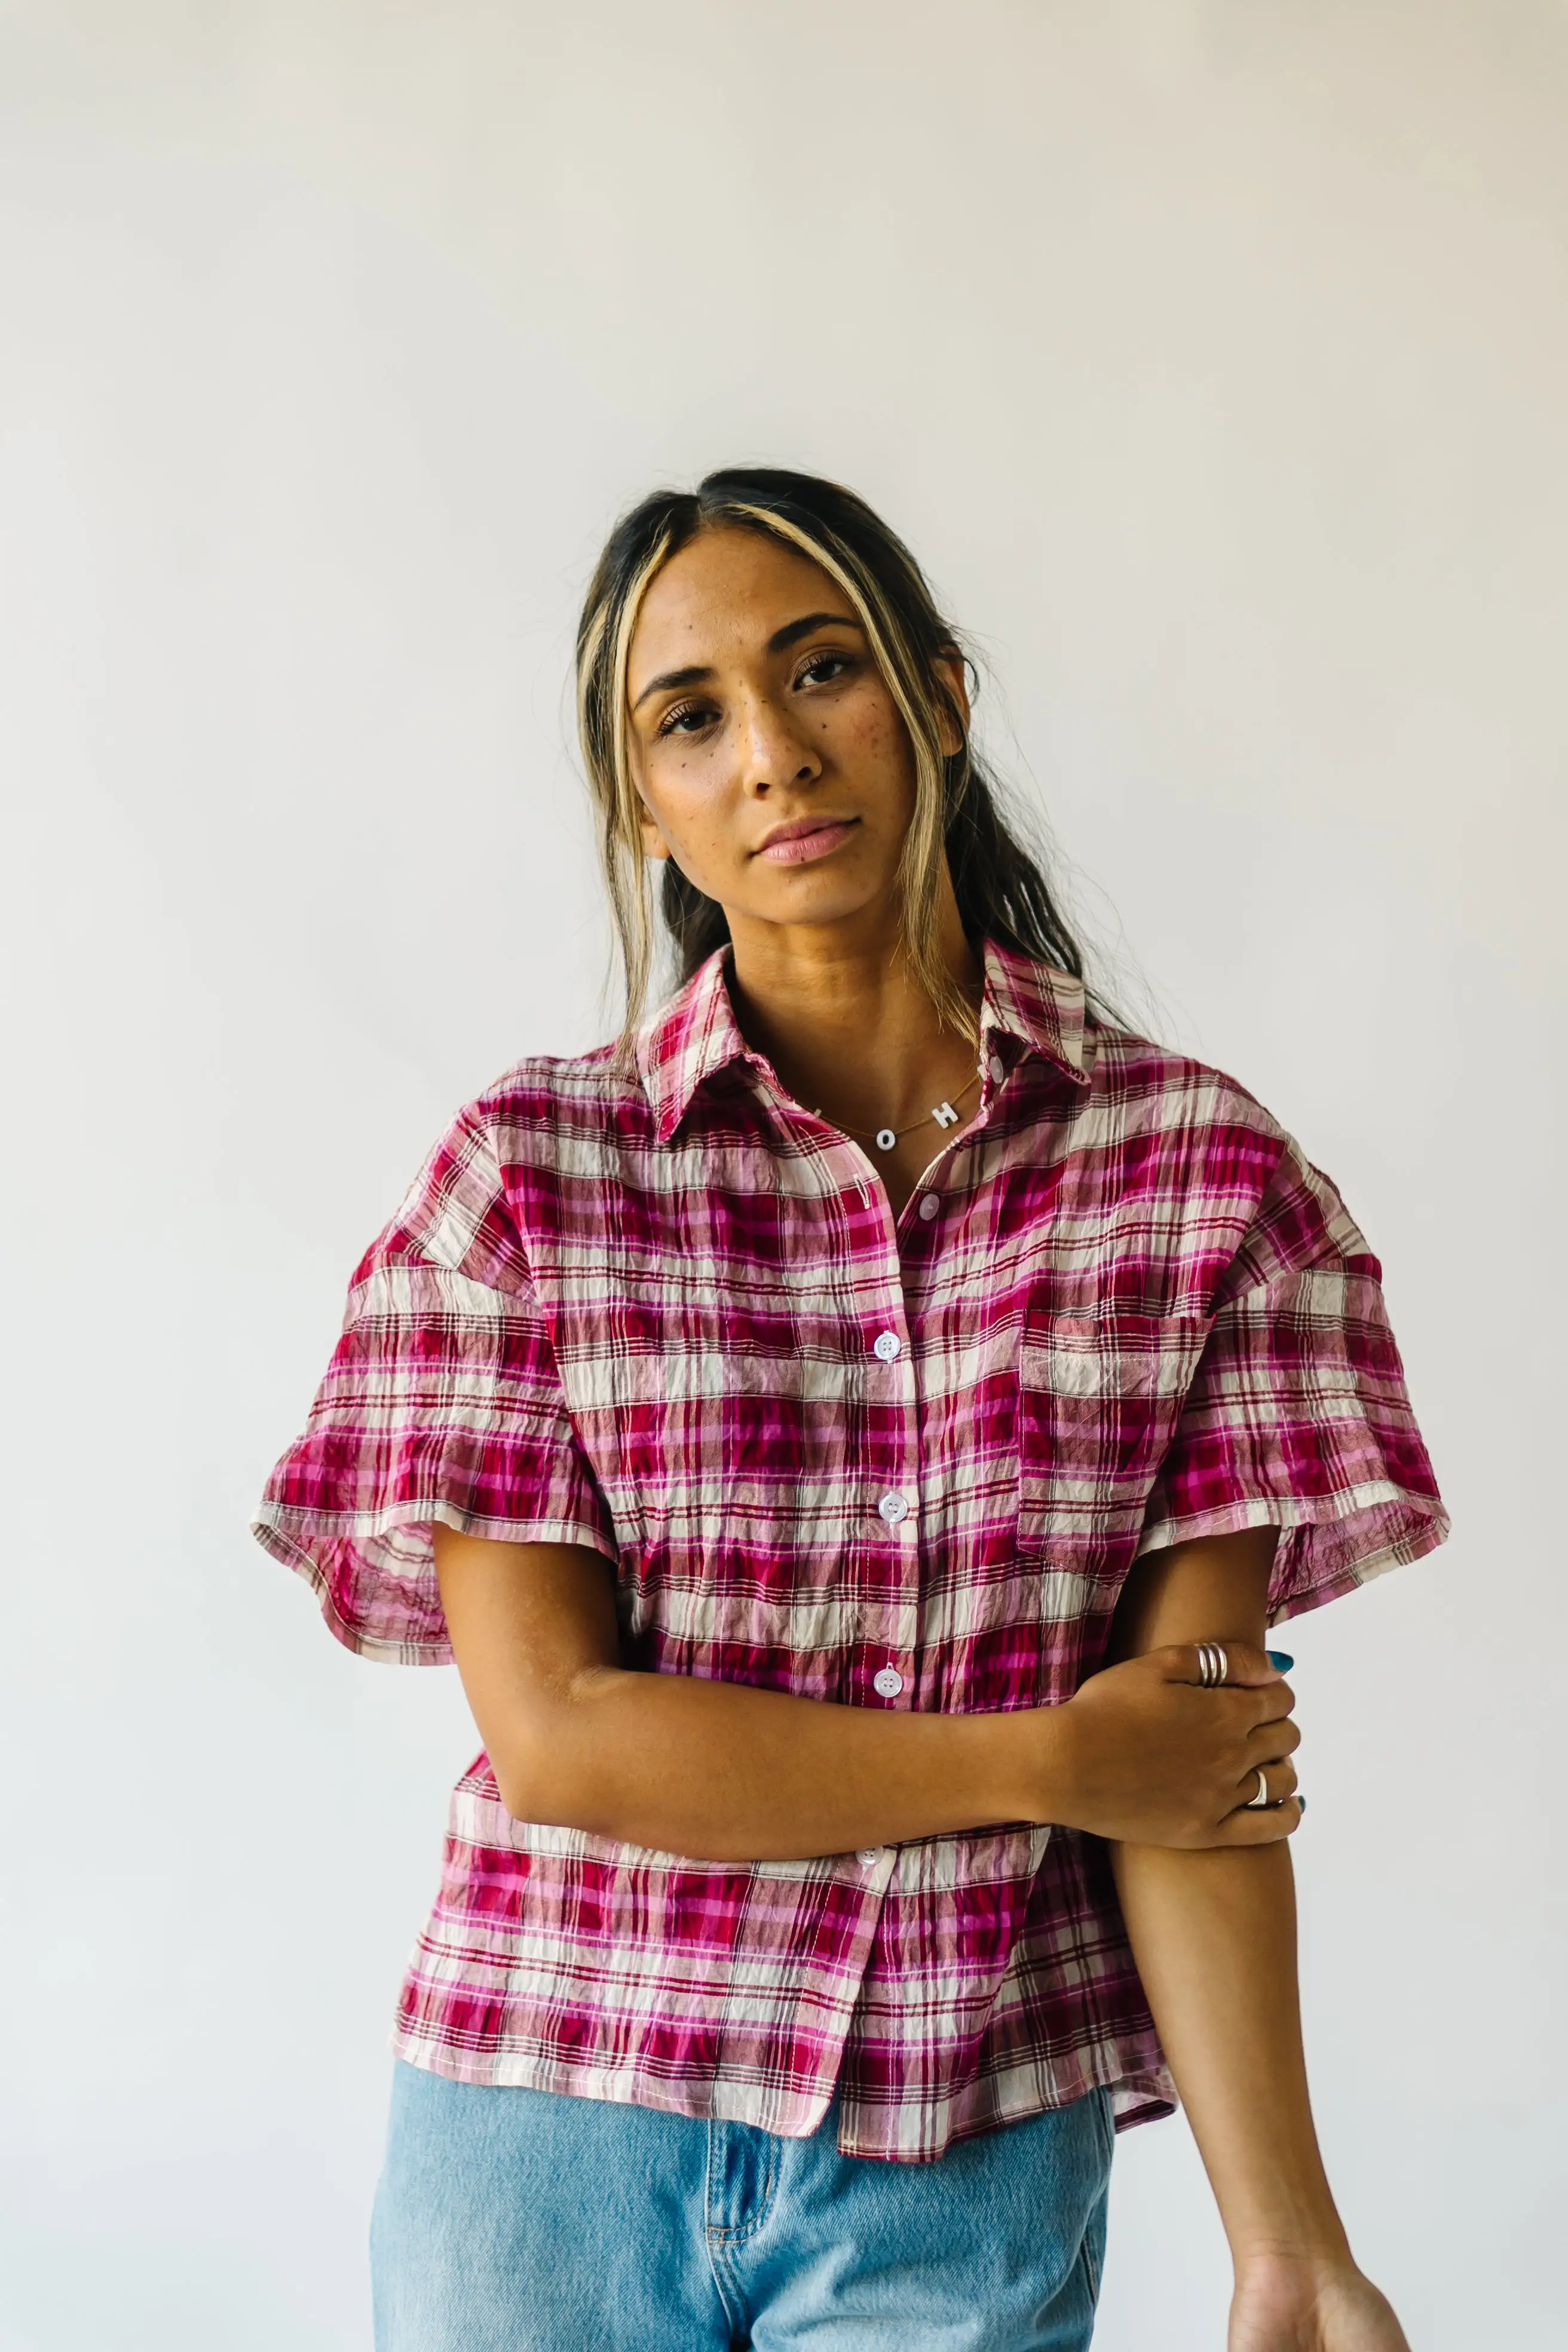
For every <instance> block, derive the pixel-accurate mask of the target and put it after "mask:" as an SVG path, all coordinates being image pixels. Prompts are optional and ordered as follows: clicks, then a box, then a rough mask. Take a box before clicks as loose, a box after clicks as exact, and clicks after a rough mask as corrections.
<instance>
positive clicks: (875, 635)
mask: <svg viewBox="0 0 1568 2352" xmlns="http://www.w3.org/2000/svg"><path fill="white" fill-rule="evenodd" d="M722 527H728V528H731V529H736V530H754V531H760V532H763V533H765V534H767V535H768V536H770V537H772V538H774V539H778V540H781V541H783V542H784V544H785V545H786V546H789V547H792V548H794V549H795V550H796V551H797V552H799V553H800V554H803V555H805V556H808V557H809V558H810V560H811V561H812V562H814V563H816V564H819V565H820V566H821V568H822V570H823V571H824V572H826V574H827V575H828V577H829V579H830V580H832V581H833V582H834V583H835V584H836V585H837V587H838V588H840V589H841V590H842V591H843V593H844V594H845V595H846V596H847V598H848V599H849V602H850V604H852V605H853V606H854V608H855V612H856V614H857V615H858V619H859V622H860V625H861V627H862V628H863V629H864V630H865V632H866V637H867V642H868V646H870V649H871V654H872V657H873V659H874V660H875V661H876V663H877V666H878V667H879V670H880V671H881V673H882V676H883V677H884V678H885V679H886V681H887V684H888V688H889V692H890V693H891V695H892V697H893V700H894V702H895V703H896V705H897V707H898V709H899V712H900V717H901V718H902V719H903V723H904V726H905V728H906V730H907V731H908V734H909V740H910V749H911V751H912V753H913V759H914V770H915V803H914V811H913V814H912V815H911V817H910V828H909V832H908V834H907V835H906V836H905V839H904V846H903V853H902V856H901V859H900V895H901V900H902V906H901V920H902V930H903V941H904V951H905V953H906V954H907V956H908V958H909V961H910V967H911V969H912V970H913V971H914V973H915V975H916V977H917V978H918V980H919V981H920V983H921V986H922V987H923V988H924V989H925V991H926V992H927V994H928V995H929V996H930V997H931V1002H932V1003H933V1004H934V1005H935V1006H936V1007H937V1010H938V1012H939V1013H941V1015H942V1019H943V1020H944V1021H946V1022H947V1023H949V1024H951V1025H952V1027H954V1028H956V1029H958V1030H961V1031H963V1032H964V1033H965V1034H973V1029H974V1022H973V1013H972V1012H971V1010H970V1008H969V1006H968V1005H967V1004H966V1003H965V1002H964V1000H963V996H962V994H961V993H960V992H959V990H958V989H957V988H956V987H955V986H954V984H953V982H952V976H951V974H950V973H949V971H948V970H947V966H946V963H945V961H943V959H942V954H941V951H940V949H939V946H938V921H939V910H940V904H941V881H942V862H943V858H944V857H945V859H946V861H947V866H948V868H949V871H950V872H951V874H952V884H953V890H954V893H955V896H956V897H957V899H958V909H959V914H960V917H961V919H963V926H964V929H965V931H966V932H967V933H968V935H969V937H970V938H971V940H973V942H974V943H975V944H976V945H978V944H979V943H980V942H981V941H982V940H984V939H987V938H990V939H994V940H998V941H999V942H1000V943H1001V944H1003V945H1005V946H1012V947H1015V948H1019V949H1021V950H1023V951H1024V952H1025V953H1026V954H1032V955H1037V956H1039V957H1040V958H1041V959H1042V960H1043V961H1047V962H1049V963H1053V964H1056V965H1058V967H1060V968H1061V969H1064V970H1066V971H1071V972H1073V973H1075V974H1077V975H1078V976H1079V977H1080V978H1081V976H1082V972H1083V957H1082V953H1081V950H1079V946H1078V943H1077V941H1076V940H1075V939H1074V938H1073V936H1072V933H1071V932H1070V930H1069V929H1068V927H1067V925H1066V924H1065V922H1064V921H1063V919H1062V917H1061V915H1060V914H1059V912H1058V908H1057V906H1056V904H1055V901H1054V899H1053V898H1052V896H1051V893H1050V890H1049V887H1048V886H1047V882H1046V879H1045V877H1044V875H1043V874H1042V872H1041V871H1040V868H1039V866H1038V865H1037V862H1036V860H1035V859H1034V858H1033V857H1032V856H1030V855H1029V853H1028V852H1027V851H1026V849H1025V848H1024V847H1023V846H1022V845H1020V844H1019V842H1018V841H1017V840H1016V837H1015V836H1014V835H1013V833H1012V832H1011V831H1010V830H1009V829H1008V827H1007V826H1006V825H1005V824H1004V823H1003V821H1002V818H1001V815H1000V814H999V813H998V810H997V807H996V799H995V789H994V785H993V783H992V782H991V780H990V779H989V778H988V777H987V776H986V775H985V774H984V772H983V771H982V770H981V769H980V767H979V766H978V765H977V763H976V761H974V759H973V756H972V754H971V751H970V745H969V730H968V727H967V724H966V721H965V716H964V712H963V708H962V706H961V705H960V703H959V701H958V698H957V697H956V695H955V694H954V692H953V690H952V686H951V684H950V683H949V681H948V678H947V677H945V676H944V675H943V668H942V665H943V663H944V662H945V663H947V664H951V662H952V657H953V656H955V655H956V654H958V653H959V651H960V647H959V641H958V636H957V633H956V631H954V630H953V629H952V626H951V625H949V624H948V623H947V622H946V621H944V620H943V618H942V614H941V613H940V612H939V611H938V609H937V605H936V603H935V600H934V598H933V597H932V595H931V590H930V588H929V586H928V585H927V583H926V580H925V577H924V574H923V573H922V572H921V569H920V566H919V565H918V564H917V563H916V562H915V560H914V557H913V556H912V555H911V554H910V551H909V550H908V548H907V547H906V546H905V545H904V543H903V541H901V540H900V538H899V537H898V536H897V534H896V533H895V532H894V531H892V530H889V527H888V525H887V524H886V523H885V522H883V521H882V520H881V518H880V517H879V515H877V514H875V513H873V511H872V509H870V508H869V507H868V505H867V504H866V503H865V501H864V499H858V498H857V497H856V495H855V493H854V491H853V490H847V489H845V488H842V487H841V486H840V485H839V484H838V483H837V482H828V481H824V480H821V479H819V478H817V477H816V476H815V475H811V474H794V473H784V472H782V471H779V470H776V469H773V468H771V467H727V468H725V469H724V470H723V471H721V472H720V473H714V474H710V475H709V476H708V477H707V478H706V479H705V480H704V481H702V482H701V483H700V484H699V486H698V488H696V489H695V490H690V491H679V490H656V491H655V492H653V494H652V495H651V496H650V497H648V498H646V499H643V500H642V501H641V503H640V504H639V505H637V506H636V507H634V508H633V509H631V511H630V513H629V514H626V515H625V516H623V517H622V519H621V520H620V521H619V522H618V523H617V524H616V528H615V530H613V531H612V532H611V534H610V537H609V539H608V541H606V543H605V550H604V552H603V554H602V555H601V556H600V558H599V561H598V563H597V565H596V566H595V572H594V577H593V580H592V581H591V583H589V588H588V593H587V596H586V598H585V600H584V606H583V614H582V619H581V621H580V623H579V625H578V631H577V726H578V733H579V736H580V739H581V741H582V747H583V759H584V765H585V767H586V769H587V773H588V783H589V788H590V791H591V793H592V794H593V799H594V806H595V817H596V820H597V831H598V844H599V856H600V859H601V862H602V864H603V866H604V872H605V886H606V888H607V890H608V893H609V899H610V909H611V913H612V915H613V917H614V919H615V926H616V938H617V940H618V943H619V948H620V956H621V965H622V971H623V976H624V979H625V983H626V1013H625V1019H624V1023H623V1027H622V1035H621V1049H622V1052H623V1055H624V1054H625V1053H626V1051H627V1049H628V1048H629V1045H630V1041H631V1038H632V1035H633V1034H634V1033H635V1031H636V1029H637V1025H638V1024H639V1023H640V1022H641V1020H642V1018H643V1014H644V1012H645V1010H646V1007H647V998H648V992H649V988H650V985H651V983H652V981H653V977H654V971H655V966H656V961H657V941H656V933H655V929H654V923H653V913H652V905H651V900H652V895H653V894H652V891H651V889H650V887H649V877H648V872H647V859H646V857H645V856H644V853H643V845H642V828H641V824H640V823H639V816H640V813H641V803H640V800H639V798H638V794H637V785H636V783H635V782H634V781H633V777H632V772H631V760H630V746H629V740H628V726H629V713H628V709H627V697H626V663H627V658H628V656H629V654H630V650H631V641H632V636H633V633H634V631H635V630H636V627H637V614H638V613H639V611H640V610H641V606H642V600H643V598H644V596H645V595H646V594H647V589H648V586H649V584H650V583H651V582H652V581H653V579H654V577H655V576H656V574H657V573H658V572H659V571H660V570H661V569H662V567H663V566H664V565H665V564H666V563H668V561H669V559H670V557H671V556H672V555H675V554H677V553H679V550H680V549H681V548H683V547H684V546H686V545H687V544H688V542H689V541H690V540H692V539H694V538H695V537H696V536H697V534H698V532H699V531H701V530H715V529H719V528H722ZM954 737H956V739H957V741H958V745H959V748H958V750H957V751H952V752H949V751H944V750H943V742H944V740H953V738H954ZM660 898H661V901H662V913H663V919H664V924H665V928H666V929H667V931H668V935H669V937H670V940H671V941H672V943H673V946H674V948H675V951H676V963H677V968H678V971H679V976H680V977H681V978H683V979H684V978H686V977H688V976H689V974H690V973H691V972H692V971H695V970H696V968H697V966H698V965H699V964H700V963H701V962H702V961H704V960H705V959H706V958H707V957H708V956H709V955H710V954H711V953H712V952H713V951H714V950H715V949H716V948H719V947H721V946H722V945H723V943H724V941H725V940H727V939H728V937H729V925H728V923H727V921H726V920H725V917H724V912H723V909H722V908H721V907H720V906H718V905H717V904H716V902H715V901H714V900H713V899H711V898H706V897H705V896H704V895H703V893H702V892H701V891H700V890H699V889H697V888H696V887H695V885H694V884H692V883H691V882H689V880H688V879H687V877H686V876H685V875H684V874H682V873H681V872H680V870H679V867H678V866H676V864H675V862H674V860H673V859H670V860H668V862H667V863H666V864H665V866H664V867H663V879H662V882H661V885H660Z"/></svg>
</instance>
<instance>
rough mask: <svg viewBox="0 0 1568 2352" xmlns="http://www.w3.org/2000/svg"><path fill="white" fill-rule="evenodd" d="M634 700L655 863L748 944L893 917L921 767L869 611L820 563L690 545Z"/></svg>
mask: <svg viewBox="0 0 1568 2352" xmlns="http://www.w3.org/2000/svg"><path fill="white" fill-rule="evenodd" d="M955 667H956V665H955ZM956 683H957V685H958V688H959V690H960V691H962V678H961V677H960V678H959V679H958V680H956ZM626 690H627V701H628V704H629V707H630V730H629V731H630V745H631V760H632V773H633V777H634V779H635V781H636V783H637V790H638V792H639V793H640V794H641V797H642V803H643V812H644V814H643V820H642V832H643V846H644V848H645V850H646V852H647V855H648V856H650V857H656V858H663V857H673V858H674V859H675V861H676V863H677V865H678V866H679V867H680V869H681V871H682V873H684V874H685V875H686V876H687V877H688V879H689V880H690V881H692V882H694V883H695V884H696V885H697V887H698V888H699V889H700V890H702V891H705V892H706V893H707V895H708V896H709V897H710V898H717V899H718V900H719V901H720V903H721V906H722V907H723V908H724V909H725V911H726V913H727V914H728V915H729V917H730V925H731V931H732V932H734V933H735V934H736V936H737V939H738V938H739V937H740V934H741V932H742V930H743V929H745V928H746V927H747V926H749V925H751V924H753V923H756V924H774V925H784V926H788V925H803V924H804V925H810V926H814V927H815V926H817V925H821V924H831V923H838V922H844V921H847V920H849V919H853V918H855V917H857V916H862V915H864V914H865V913H867V912H868V910H872V909H876V908H892V907H893V904H894V892H895V877H896V875H897V871H898V864H899V855H900V850H901V848H902V846H903V840H904V835H905V833H906V831H907V830H908V827H909V822H910V814H911V813H912V811H913V807H914V794H915V767H914V757H913V752H912V750H911V747H910V739H909V734H908V730H906V728H905V726H904V723H903V720H902V719H901V718H900V714H899V710H898V707H897V705H896V704H895V702H894V700H893V698H892V695H891V693H890V692H889V688H888V686H887V684H886V683H885V681H884V679H883V677H882V675H881V672H880V671H879V669H878V667H877V665H876V663H875V661H874V660H873V658H872V656H871V651H870V648H869V646H868V644H867V642H866V637H865V633H864V631H863V630H862V629H861V626H860V624H859V622H858V620H857V618H856V616H855V609H854V606H853V605H852V604H850V602H849V599H848V598H847V596H846V595H845V594H844V593H843V591H842V589H840V588H838V587H837V586H836V585H835V583H833V581H831V580H830V579H829V578H828V576H827V574H826V572H823V571H822V570H821V569H820V568H819V567H818V566H817V565H816V564H815V563H813V562H811V561H810V559H809V558H808V557H806V556H805V555H802V554H799V553H797V552H796V551H795V549H793V548H790V547H786V546H784V545H783V544H782V543H781V542H780V541H777V540H774V539H771V538H766V537H763V535H762V534H761V533H760V532H755V531H748V530H710V531H705V532H703V533H701V534H700V536H699V537H698V538H696V539H694V540H693V541H690V542H689V545H688V546H686V547H684V548H682V550H681V551H680V553H679V555H677V556H675V557H673V558H672V559H671V561H670V562H668V563H667V564H666V565H665V567H664V569H663V571H662V572H659V573H658V575H657V577H656V578H655V579H654V581H653V583H652V584H651V586H650V587H649V588H648V591H647V595H646V596H645V597H644V599H643V604H642V610H641V612H640V613H639V614H638V616H637V627H636V630H635V632H634V634H633V637H632V644H631V649H630V658H629V660H628V663H627V673H626ZM950 748H951V749H953V750H956V749H957V737H956V734H955V736H954V740H953V743H952V746H951V747H950Z"/></svg>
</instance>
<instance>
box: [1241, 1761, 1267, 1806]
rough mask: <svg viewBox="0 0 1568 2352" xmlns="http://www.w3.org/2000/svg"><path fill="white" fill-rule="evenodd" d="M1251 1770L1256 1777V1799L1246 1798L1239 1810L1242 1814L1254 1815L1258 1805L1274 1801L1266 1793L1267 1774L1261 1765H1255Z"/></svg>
mask: <svg viewBox="0 0 1568 2352" xmlns="http://www.w3.org/2000/svg"><path fill="white" fill-rule="evenodd" d="M1252 1769H1253V1770H1254V1771H1255V1772H1256V1773H1257V1775H1258V1794H1257V1796H1256V1797H1248V1799H1247V1802H1246V1804H1245V1805H1243V1807H1242V1809H1241V1810H1242V1811H1243V1812H1244V1813H1255V1812H1257V1811H1258V1807H1259V1806H1260V1805H1268V1804H1272V1803H1273V1799H1272V1798H1271V1797H1270V1795H1269V1793H1268V1773H1267V1772H1266V1771H1265V1770H1264V1769H1263V1767H1262V1765H1261V1764H1255V1765H1254V1766H1253V1768H1252Z"/></svg>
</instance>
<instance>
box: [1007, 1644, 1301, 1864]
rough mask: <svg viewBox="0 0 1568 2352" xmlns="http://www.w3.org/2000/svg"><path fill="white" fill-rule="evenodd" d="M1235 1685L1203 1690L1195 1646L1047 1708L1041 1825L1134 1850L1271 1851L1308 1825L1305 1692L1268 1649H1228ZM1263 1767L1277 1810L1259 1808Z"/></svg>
mask: <svg viewBox="0 0 1568 2352" xmlns="http://www.w3.org/2000/svg"><path fill="white" fill-rule="evenodd" d="M1223 1646H1224V1649H1225V1653H1226V1679H1225V1682H1224V1684H1223V1685H1221V1686H1220V1687H1218V1688H1216V1689H1212V1690H1205V1689H1204V1688H1203V1686H1202V1685H1201V1682H1200V1679H1199V1665H1198V1653H1197V1649H1196V1647H1195V1645H1194V1644H1193V1643H1174V1644H1173V1645H1172V1646H1171V1647H1169V1648H1167V1649H1162V1650H1151V1651H1149V1652H1148V1653H1146V1654H1145V1655H1143V1656H1142V1657H1136V1658H1128V1659H1125V1660H1124V1661H1123V1662H1122V1663H1121V1664H1120V1665H1114V1666H1108V1667H1106V1669H1105V1670H1104V1672H1103V1673H1101V1674H1098V1675H1090V1676H1089V1680H1088V1681H1087V1682H1085V1683H1083V1684H1081V1685H1079V1689H1078V1690H1077V1692H1075V1694H1074V1696H1072V1697H1071V1698H1070V1699H1068V1701H1067V1702H1066V1704H1065V1705H1064V1706H1059V1707H1055V1708H1052V1709H1050V1710H1048V1711H1047V1712H1048V1718H1054V1720H1052V1721H1051V1751H1050V1760H1049V1764H1048V1766H1047V1779H1048V1787H1047V1786H1043V1787H1042V1790H1041V1803H1040V1807H1039V1809H1038V1810H1036V1811H1034V1813H1033V1818H1034V1819H1036V1820H1037V1821H1042V1822H1043V1821H1053V1822H1061V1823H1063V1824H1064V1825H1065V1826H1066V1827H1068V1828H1070V1829H1079V1830H1089V1831H1092V1832H1094V1834H1095V1835H1096V1836H1098V1837H1104V1838H1114V1839H1116V1840H1118V1841H1119V1842H1121V1843H1127V1844H1133V1845H1165V1846H1190V1847H1191V1846H1230V1845H1269V1844H1272V1843H1274V1842H1275V1841H1276V1840H1277V1839H1279V1838H1285V1837H1289V1834H1290V1832H1291V1831H1292V1830H1293V1829H1294V1828H1295V1827H1296V1824H1297V1823H1298V1822H1299V1821H1300V1818H1301V1808H1300V1802H1299V1801H1298V1800H1297V1797H1296V1769H1295V1766H1294V1765H1293V1764H1292V1763H1291V1762H1290V1760H1289V1759H1290V1757H1291V1755H1292V1754H1293V1752H1294V1750H1295V1749H1296V1748H1297V1747H1298V1745H1299V1744H1300V1737H1301V1735H1300V1732H1299V1731H1298V1730H1297V1728H1296V1726H1295V1724H1294V1723H1293V1722H1292V1721H1291V1719H1290V1711H1291V1709H1292V1707H1293V1706H1295V1704H1296V1699H1295V1694H1294V1693H1293V1692H1292V1690H1291V1688H1290V1685H1289V1683H1288V1682H1287V1681H1286V1680H1285V1677H1284V1675H1282V1674H1281V1673H1280V1672H1279V1669H1278V1668H1277V1667H1275V1666H1271V1665H1270V1664H1269V1663H1268V1658H1267V1657H1266V1656H1265V1655H1264V1654H1263V1652H1262V1651H1261V1650H1255V1649H1253V1648H1251V1647H1250V1646H1249V1645H1248V1644H1247V1643H1242V1642H1231V1641H1227V1642H1226V1643H1224V1645H1223ZM1259 1767H1261V1768H1262V1769H1263V1770H1264V1773H1265V1776H1266V1780H1267V1783H1268V1795H1269V1799H1270V1802H1269V1804H1268V1806H1261V1805H1259V1806H1256V1807H1254V1806H1252V1805H1251V1803H1250V1800H1251V1799H1252V1798H1254V1797H1255V1796H1256V1795H1257V1793H1258V1769H1259Z"/></svg>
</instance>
